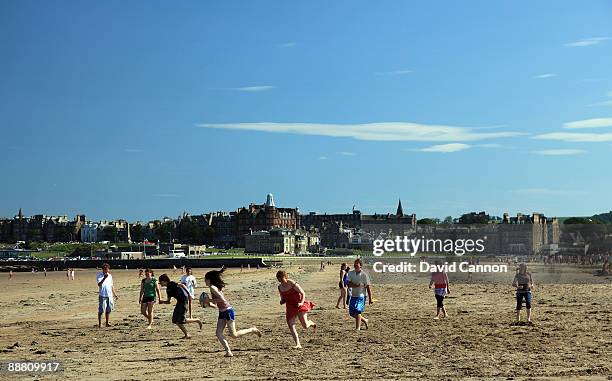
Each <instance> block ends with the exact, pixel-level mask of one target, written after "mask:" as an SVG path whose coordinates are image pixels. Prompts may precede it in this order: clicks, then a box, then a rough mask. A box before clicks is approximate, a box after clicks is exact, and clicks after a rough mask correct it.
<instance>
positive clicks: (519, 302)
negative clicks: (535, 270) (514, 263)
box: [512, 263, 533, 324]
mask: <svg viewBox="0 0 612 381" xmlns="http://www.w3.org/2000/svg"><path fill="white" fill-rule="evenodd" d="M512 286H513V287H515V288H516V321H517V323H518V322H519V321H521V308H522V307H523V299H525V307H526V308H527V323H528V324H531V299H532V295H531V290H532V289H533V279H532V278H531V273H529V272H527V265H526V264H524V263H521V265H520V266H519V271H518V272H517V273H516V275H515V276H514V280H513V281H512Z"/></svg>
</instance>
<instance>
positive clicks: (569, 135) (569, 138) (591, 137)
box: [531, 132, 612, 143]
mask: <svg viewBox="0 0 612 381" xmlns="http://www.w3.org/2000/svg"><path fill="white" fill-rule="evenodd" d="M531 139H537V140H558V141H563V142H571V143H601V142H612V133H603V134H596V133H579V132H551V133H548V134H540V135H536V136H532V137H531Z"/></svg>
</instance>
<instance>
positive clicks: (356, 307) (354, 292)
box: [347, 259, 372, 331]
mask: <svg viewBox="0 0 612 381" xmlns="http://www.w3.org/2000/svg"><path fill="white" fill-rule="evenodd" d="M361 266H362V263H361V259H355V263H354V269H353V270H351V271H349V273H348V276H347V286H348V287H349V289H350V291H351V298H350V299H349V314H350V315H351V316H352V317H353V318H355V328H357V330H358V331H359V330H360V329H361V323H363V324H364V325H365V328H366V329H368V319H366V318H364V317H363V316H362V314H363V311H364V310H365V303H366V291H367V294H368V298H367V299H368V302H369V304H372V287H371V285H370V277H369V276H368V274H367V273H366V272H365V271H363V270H362V269H361Z"/></svg>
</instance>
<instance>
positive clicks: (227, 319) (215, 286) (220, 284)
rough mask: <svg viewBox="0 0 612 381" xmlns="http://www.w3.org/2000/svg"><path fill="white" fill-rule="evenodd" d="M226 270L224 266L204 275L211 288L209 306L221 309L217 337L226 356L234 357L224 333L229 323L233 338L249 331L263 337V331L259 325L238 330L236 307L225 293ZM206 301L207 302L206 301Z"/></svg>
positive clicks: (207, 284) (207, 300)
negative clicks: (235, 317) (226, 297)
mask: <svg viewBox="0 0 612 381" xmlns="http://www.w3.org/2000/svg"><path fill="white" fill-rule="evenodd" d="M224 271H225V267H222V268H221V270H213V271H209V272H207V273H206V275H205V276H204V280H205V281H206V286H208V287H209V288H210V297H209V299H206V302H207V303H208V304H207V306H209V307H213V308H215V307H216V308H217V309H219V319H218V320H217V332H216V333H217V339H219V342H220V343H221V345H223V349H225V356H226V357H232V356H233V354H232V351H231V349H230V346H229V343H228V342H227V340H226V339H225V336H224V335H223V330H224V329H225V326H226V325H227V328H228V330H229V333H230V336H231V337H233V338H236V337H240V336H244V335H247V334H249V333H252V334H255V335H257V336H259V337H261V332H260V331H259V329H257V327H251V328H247V329H241V330H240V331H236V324H235V322H234V309H233V308H232V306H231V305H230V304H229V302H228V301H227V299H225V296H224V295H223V289H224V288H225V282H224V281H223V279H222V278H221V274H223V272H224ZM206 302H205V303H206Z"/></svg>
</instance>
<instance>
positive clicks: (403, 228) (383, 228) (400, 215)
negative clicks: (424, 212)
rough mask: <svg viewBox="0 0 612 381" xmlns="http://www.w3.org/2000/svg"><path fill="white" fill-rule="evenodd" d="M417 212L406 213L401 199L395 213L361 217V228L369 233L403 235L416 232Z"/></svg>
mask: <svg viewBox="0 0 612 381" xmlns="http://www.w3.org/2000/svg"><path fill="white" fill-rule="evenodd" d="M416 222H417V219H416V214H404V209H403V208H402V201H401V200H399V202H398V204H397V210H396V212H395V214H390V213H387V214H373V215H364V216H362V217H361V229H362V230H363V231H365V232H368V233H375V234H377V233H385V234H389V235H396V236H403V235H410V234H412V233H414V231H415V229H416Z"/></svg>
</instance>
